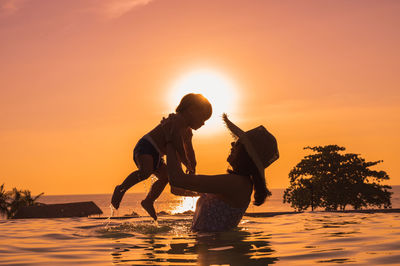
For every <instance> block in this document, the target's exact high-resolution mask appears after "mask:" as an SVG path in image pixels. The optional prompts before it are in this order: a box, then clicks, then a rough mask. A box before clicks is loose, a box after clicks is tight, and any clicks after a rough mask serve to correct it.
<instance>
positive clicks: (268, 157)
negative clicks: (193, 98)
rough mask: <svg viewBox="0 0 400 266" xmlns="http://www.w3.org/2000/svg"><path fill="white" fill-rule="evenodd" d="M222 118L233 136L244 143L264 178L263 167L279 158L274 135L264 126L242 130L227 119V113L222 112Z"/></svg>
mask: <svg viewBox="0 0 400 266" xmlns="http://www.w3.org/2000/svg"><path fill="white" fill-rule="evenodd" d="M222 119H223V120H224V122H225V124H226V126H227V127H228V129H229V131H230V132H231V133H232V135H233V137H234V138H235V139H238V140H239V141H240V142H241V143H242V144H243V145H244V147H245V149H246V151H247V153H248V154H249V156H250V158H251V159H252V161H253V162H254V164H255V165H256V166H257V169H258V171H259V172H260V175H261V177H263V178H264V179H265V173H264V169H265V168H267V167H268V166H269V165H271V164H272V163H273V162H274V161H276V160H277V159H278V158H279V151H278V144H277V142H276V139H275V137H274V136H273V135H272V134H271V133H270V132H269V131H268V130H267V129H266V128H265V127H264V126H258V127H256V128H253V129H251V130H249V131H243V130H242V129H240V128H239V127H238V126H236V125H235V124H234V123H232V122H231V121H230V120H229V119H228V115H227V114H225V113H224V114H223V115H222Z"/></svg>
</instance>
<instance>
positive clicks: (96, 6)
mask: <svg viewBox="0 0 400 266" xmlns="http://www.w3.org/2000/svg"><path fill="white" fill-rule="evenodd" d="M29 1H32V0H0V16H10V15H14V14H15V13H17V12H18V11H19V10H20V9H21V8H23V7H24V5H25V4H26V3H27V2H29ZM35 1H36V2H37V5H35V6H36V7H38V6H40V2H41V3H42V4H46V2H45V1H40V0H35ZM54 1H59V4H58V6H63V5H64V6H68V7H69V8H67V9H64V11H65V12H70V11H71V9H70V8H71V7H74V9H75V11H77V10H80V11H83V13H86V12H87V13H92V14H98V15H101V16H105V17H106V18H109V19H115V18H119V17H121V16H123V15H124V14H126V13H128V12H129V11H131V10H132V9H134V8H136V7H139V6H144V5H147V4H148V3H150V2H152V1H154V0H79V1H76V2H72V3H71V2H69V1H70V0H54ZM47 4H48V3H47Z"/></svg>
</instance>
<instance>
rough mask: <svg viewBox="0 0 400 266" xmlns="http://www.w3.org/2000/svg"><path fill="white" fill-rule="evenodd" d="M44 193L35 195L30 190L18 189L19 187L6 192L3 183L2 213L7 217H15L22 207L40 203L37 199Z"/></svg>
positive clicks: (1, 192)
mask: <svg viewBox="0 0 400 266" xmlns="http://www.w3.org/2000/svg"><path fill="white" fill-rule="evenodd" d="M42 195H43V193H40V194H39V195H37V196H36V197H33V196H32V195H31V192H30V191H29V190H18V189H17V188H13V189H12V191H7V192H6V191H5V189H4V184H2V185H1V186H0V214H1V215H7V218H13V217H14V215H15V214H16V213H17V211H18V209H20V208H21V207H25V206H32V205H39V204H40V203H38V202H37V199H38V198H39V197H40V196H42Z"/></svg>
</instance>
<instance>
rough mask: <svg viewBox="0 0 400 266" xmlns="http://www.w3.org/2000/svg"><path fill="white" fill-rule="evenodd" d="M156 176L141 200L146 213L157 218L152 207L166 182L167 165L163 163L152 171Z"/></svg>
mask: <svg viewBox="0 0 400 266" xmlns="http://www.w3.org/2000/svg"><path fill="white" fill-rule="evenodd" d="M154 174H155V175H156V176H157V181H156V182H154V183H153V185H152V186H151V189H150V191H149V193H148V194H147V197H146V198H145V199H144V200H143V201H142V203H141V204H142V207H143V208H144V209H145V210H146V211H147V212H148V214H149V215H150V216H151V217H153V219H154V220H157V214H156V211H155V209H154V201H155V200H156V199H158V197H159V196H160V195H161V193H162V192H163V190H164V188H165V186H166V185H167V184H168V172H167V166H166V165H165V164H164V163H163V164H162V165H161V166H160V168H158V169H157V171H156V172H155V173H154Z"/></svg>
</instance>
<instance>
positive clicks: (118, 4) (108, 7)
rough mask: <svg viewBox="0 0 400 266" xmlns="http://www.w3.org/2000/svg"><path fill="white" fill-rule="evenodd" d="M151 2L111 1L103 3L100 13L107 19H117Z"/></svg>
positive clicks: (142, 0) (136, 0) (139, 0)
mask: <svg viewBox="0 0 400 266" xmlns="http://www.w3.org/2000/svg"><path fill="white" fill-rule="evenodd" d="M152 1H153V0H113V1H110V0H108V1H105V2H104V9H103V10H102V12H104V14H105V15H106V16H107V17H108V18H119V17H121V16H122V15H124V14H125V13H127V12H129V11H130V10H132V9H133V8H135V7H138V6H144V5H147V4H148V3H150V2H152Z"/></svg>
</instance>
